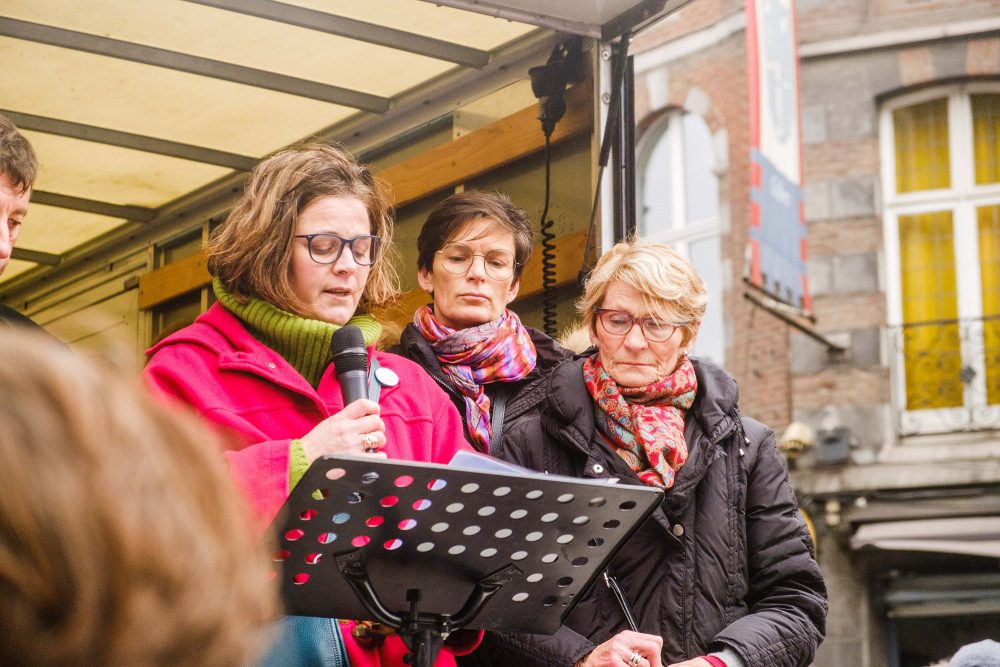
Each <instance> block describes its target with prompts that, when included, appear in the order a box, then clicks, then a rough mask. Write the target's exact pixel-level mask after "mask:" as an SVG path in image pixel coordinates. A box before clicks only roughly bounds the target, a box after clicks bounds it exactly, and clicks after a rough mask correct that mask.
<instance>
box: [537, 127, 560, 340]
mask: <svg viewBox="0 0 1000 667" xmlns="http://www.w3.org/2000/svg"><path fill="white" fill-rule="evenodd" d="M549 136H550V134H549V133H546V135H545V205H544V206H543V208H542V220H541V224H540V226H539V232H540V236H541V241H542V329H543V331H545V334H546V335H547V336H549V337H551V338H555V335H556V333H557V332H556V302H555V294H554V293H553V289H552V288H553V287H554V286H555V284H556V244H555V243H554V241H555V238H556V235H555V234H554V233H552V226H553V225H554V224H555V222H554V221H553V220H551V219H549V217H548V215H549V197H550V196H551V194H552V183H551V179H552V144H551V142H550V140H549Z"/></svg>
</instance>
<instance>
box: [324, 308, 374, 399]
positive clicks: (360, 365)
mask: <svg viewBox="0 0 1000 667" xmlns="http://www.w3.org/2000/svg"><path fill="white" fill-rule="evenodd" d="M330 352H331V353H332V354H333V368H334V371H335V372H336V373H337V382H339V383H340V393H341V394H342V395H343V397H344V405H347V404H349V403H353V402H354V401H357V400H360V399H362V398H365V397H367V396H368V351H367V350H366V349H365V337H364V335H363V334H362V333H361V329H359V328H358V327H356V326H354V325H353V324H350V325H347V326H343V327H340V328H339V329H337V330H336V331H334V332H333V339H332V340H331V341H330Z"/></svg>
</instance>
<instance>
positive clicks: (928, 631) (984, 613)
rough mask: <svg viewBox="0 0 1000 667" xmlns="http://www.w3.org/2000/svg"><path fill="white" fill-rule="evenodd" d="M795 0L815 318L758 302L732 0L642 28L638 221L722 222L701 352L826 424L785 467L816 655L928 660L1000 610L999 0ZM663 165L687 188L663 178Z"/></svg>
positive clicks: (652, 226) (668, 232)
mask: <svg viewBox="0 0 1000 667" xmlns="http://www.w3.org/2000/svg"><path fill="white" fill-rule="evenodd" d="M796 5H797V6H796V13H797V33H798V44H799V75H800V91H801V128H802V161H803V178H804V190H803V194H804V201H805V209H804V210H805V219H806V223H807V228H808V248H809V259H808V263H807V266H808V277H809V283H810V290H811V295H812V312H811V314H812V316H813V321H809V320H808V319H803V318H797V317H791V318H790V319H792V320H793V321H794V322H795V324H797V325H804V328H805V329H806V330H808V331H803V327H800V326H793V325H790V324H789V323H788V319H789V318H788V317H781V315H782V312H781V311H775V310H774V309H769V308H762V307H760V306H759V305H757V304H756V303H755V302H754V301H751V300H749V299H747V298H746V295H747V294H748V293H750V294H751V295H752V288H750V287H748V286H747V284H746V283H745V281H744V276H745V275H746V270H747V269H746V261H745V259H744V257H745V248H746V245H747V238H748V224H749V221H748V207H749V201H750V167H749V163H750V148H749V141H750V139H749V131H748V127H749V117H748V85H749V83H748V78H747V77H748V66H747V47H746V9H745V6H744V2H742V1H741V0H697V2H693V3H691V4H690V5H688V6H687V7H685V8H684V9H682V10H681V11H679V12H677V13H676V14H675V15H673V16H672V17H669V18H668V19H666V20H665V21H663V22H662V23H661V24H660V25H657V26H655V27H654V28H652V29H650V30H648V31H646V32H645V33H643V34H641V35H640V36H638V37H637V38H636V39H635V40H634V42H633V48H632V53H633V54H635V60H634V63H635V89H636V123H637V130H636V135H637V156H638V169H639V173H638V178H637V180H638V181H639V184H640V185H639V198H640V202H639V206H638V209H639V212H640V220H639V231H640V233H642V234H644V235H647V236H653V237H658V238H663V239H665V240H668V241H670V242H676V243H678V244H679V245H684V244H686V243H687V244H692V243H697V242H699V241H703V240H704V239H705V238H709V237H713V238H716V239H717V244H716V246H715V247H716V248H717V252H716V253H714V254H713V253H712V252H705V251H704V248H702V249H700V250H699V251H698V252H694V251H693V250H691V249H693V248H694V245H691V247H690V248H689V250H691V251H689V255H690V256H691V257H692V259H693V260H694V261H695V262H696V264H697V265H698V267H699V270H700V271H701V272H702V273H703V274H709V275H710V276H711V278H712V279H710V280H709V282H710V287H712V296H713V302H714V304H715V305H716V306H721V308H719V311H720V312H719V313H718V315H717V317H718V319H720V320H721V323H718V322H717V323H716V324H717V325H718V327H719V330H720V331H721V334H720V335H719V337H718V341H721V342H720V343H716V344H715V345H714V347H713V346H712V344H711V341H710V344H709V345H708V348H709V349H708V350H704V349H703V350H702V352H703V353H706V352H707V353H709V354H711V355H713V356H717V357H719V358H721V359H722V361H723V362H724V364H725V365H726V367H727V368H729V369H730V370H731V371H732V372H733V373H734V375H736V377H737V379H738V380H739V382H740V386H741V394H742V398H741V408H742V410H743V411H744V412H745V413H746V414H750V415H752V416H754V417H756V418H758V419H760V420H762V421H764V422H766V423H768V424H769V425H771V426H772V427H773V428H775V430H776V431H777V432H778V434H779V435H781V434H782V433H783V432H784V430H785V428H786V426H787V425H788V424H789V423H791V422H800V423H803V424H805V425H808V426H809V427H811V429H812V432H813V434H814V438H813V440H814V443H813V446H812V447H811V448H808V449H806V450H805V451H804V452H803V453H801V454H799V453H798V452H793V451H791V450H790V462H789V465H790V467H791V468H792V478H793V483H794V485H795V487H796V491H797V493H798V494H799V497H800V499H801V502H802V506H803V508H804V509H805V510H806V511H807V513H808V514H809V516H810V517H811V519H812V521H813V524H814V526H815V532H816V537H817V546H818V555H819V560H820V563H821V565H822V567H823V569H824V572H825V574H826V577H827V581H828V584H829V586H830V596H831V612H830V617H829V624H828V635H827V640H826V641H825V642H824V644H823V646H822V647H821V650H820V652H819V654H818V656H817V659H816V662H815V664H816V665H824V666H827V665H828V666H831V667H832V666H834V665H836V666H840V665H860V666H864V667H867V666H875V665H890V666H897V665H900V666H904V665H926V664H929V663H930V662H932V661H934V660H940V659H942V658H944V657H946V656H948V655H950V653H951V652H953V651H954V650H955V649H956V648H957V647H958V646H960V645H961V644H963V643H967V642H969V641H973V640H977V639H982V638H984V637H987V636H992V637H993V638H997V637H996V628H997V627H1000V570H998V568H997V565H998V558H1000V463H998V461H1000V344H998V341H1000V336H998V332H997V330H996V329H995V327H997V326H1000V325H998V324H995V323H994V319H997V318H1000V296H998V295H1000V268H998V267H1000V169H998V167H997V163H998V162H1000V2H995V1H992V2H991V1H986V0H950V1H946V0H834V1H830V0H798V2H797V3H796ZM672 124H674V125H678V126H679V128H680V129H678V130H677V131H674V128H673V127H672ZM702 126H704V127H703V128H702ZM699 128H701V129H699ZM672 131H674V134H671V132H672ZM671 137H672V139H671ZM678 137H680V139H678ZM689 140H690V141H689ZM671 141H675V143H678V142H679V143H680V144H682V146H681V148H680V149H677V148H676V146H674V145H673V144H671V143H670V142H671ZM688 144H690V145H688ZM664 146H666V147H664ZM685 147H686V148H685ZM709 149H710V156H711V160H710V162H709V164H708V169H707V171H708V172H710V173H711V174H712V175H714V182H713V181H712V179H711V178H709V177H705V176H704V175H703V174H702V172H703V171H706V169H705V167H706V164H705V160H704V159H701V160H699V159H698V158H697V156H698V155H702V156H703V155H704V154H706V153H708V152H709ZM657 151H659V152H660V153H662V154H666V153H670V154H672V155H674V160H673V162H669V161H665V160H664V159H663V158H662V155H661V156H660V157H659V158H658V157H657V156H658V153H657ZM686 151H687V152H686ZM678 153H679V157H678ZM688 153H691V154H692V155H693V156H694V157H692V155H688ZM668 163H669V165H672V168H671V167H665V166H663V165H666V164H668ZM698 179H701V180H700V181H699V180H698ZM706 179H707V182H708V183H709V185H707V186H706V185H705V182H706ZM691 180H694V181H695V182H694V183H693V185H692V184H690V183H687V181H691ZM664 181H669V182H672V183H675V185H674V186H670V187H673V188H674V190H671V191H676V192H678V193H681V192H683V193H686V194H687V195H688V200H687V201H686V202H685V205H680V206H678V205H677V204H665V203H663V202H658V201H656V198H655V197H650V196H649V195H648V193H649V192H656V187H654V184H657V183H659V184H660V185H659V186H657V187H660V188H662V187H665V186H664V185H663V183H664ZM678 182H679V183H680V185H676V183H678ZM713 188H714V189H713ZM713 194H714V195H715V197H716V199H717V201H718V207H717V210H715V211H714V217H713V216H712V215H711V214H712V211H707V212H706V211H704V210H702V211H695V212H694V213H692V214H690V215H687V217H686V218H685V214H686V213H687V211H686V208H690V202H691V201H698V200H700V199H701V198H705V197H707V198H711V196H712V195H713ZM678 196H680V195H678ZM682 198H683V197H682ZM668 208H669V209H670V214H669V215H666V216H665V215H663V214H662V211H663V210H665V209H668ZM696 214H697V215H696ZM678 219H681V223H680V224H679V223H678ZM685 225H686V226H687V228H690V229H686V228H685ZM691 239H695V241H691ZM702 245H703V246H704V245H705V244H704V243H702ZM709 245H710V244H709ZM719 316H720V317H719ZM998 321H1000V320H998ZM811 334H818V335H811ZM713 340H714V339H713Z"/></svg>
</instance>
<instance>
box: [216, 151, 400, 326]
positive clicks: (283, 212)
mask: <svg viewBox="0 0 1000 667" xmlns="http://www.w3.org/2000/svg"><path fill="white" fill-rule="evenodd" d="M341 196H353V197H357V198H358V199H360V200H361V201H362V202H364V205H365V208H366V209H367V210H368V219H369V221H370V223H371V233H372V234H373V235H375V236H378V237H380V238H381V239H382V242H381V244H380V245H379V253H378V257H377V258H376V260H375V263H374V264H373V265H372V267H371V271H370V273H369V274H368V282H367V283H366V285H365V291H364V294H362V296H361V301H360V303H359V304H358V306H359V308H360V309H361V310H363V311H365V312H371V311H372V310H373V309H376V308H382V307H384V306H386V305H388V304H389V303H390V302H391V301H393V300H394V299H395V298H396V297H397V296H398V295H399V280H398V277H397V275H396V268H395V266H396V261H395V247H394V246H393V244H392V232H393V208H392V200H391V198H390V196H389V192H388V189H387V188H386V186H385V185H384V184H383V183H382V182H381V181H379V180H378V178H376V177H375V175H374V174H373V173H372V172H371V170H370V169H368V167H366V166H364V165H359V164H358V163H357V162H356V161H355V160H354V157H353V156H352V155H351V154H350V153H349V152H347V150H346V149H343V148H341V147H339V146H335V145H332V144H306V145H304V146H299V147H296V148H289V149H285V150H282V151H280V152H278V153H275V154H274V155H272V156H271V157H269V158H267V159H265V160H263V161H262V162H260V163H259V164H258V165H257V166H256V168H254V170H253V171H252V172H251V173H250V180H249V182H248V183H247V186H246V190H245V191H244V192H243V195H242V197H240V199H239V201H238V202H237V203H236V206H235V207H234V208H233V210H232V212H231V213H230V214H229V217H228V218H226V221H225V222H223V223H222V224H221V225H220V226H219V227H218V229H216V230H215V232H214V233H213V234H212V238H211V241H210V242H209V244H208V253H207V254H208V271H209V273H211V274H212V275H213V276H215V277H216V278H218V279H219V280H221V281H222V284H223V286H224V287H225V288H226V290H227V291H228V292H229V293H230V294H232V295H233V296H235V297H236V298H237V299H238V300H240V301H241V302H244V303H245V302H246V301H247V300H248V299H249V298H250V297H257V298H259V299H263V300H264V301H267V302H268V303H271V304H272V305H274V306H277V307H278V308H280V309H282V310H286V311H288V312H291V313H295V314H297V315H301V316H307V315H308V313H307V310H306V308H305V307H304V305H303V304H301V303H300V302H299V300H298V298H296V296H295V293H294V291H293V290H292V287H291V283H290V280H289V271H290V266H291V255H292V241H293V240H294V235H295V224H296V222H297V221H298V219H299V216H300V215H301V214H302V212H303V211H304V210H305V209H306V207H308V206H309V204H311V203H313V202H314V201H316V200H317V199H320V198H323V197H341Z"/></svg>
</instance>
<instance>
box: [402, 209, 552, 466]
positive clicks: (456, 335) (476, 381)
mask: <svg viewBox="0 0 1000 667" xmlns="http://www.w3.org/2000/svg"><path fill="white" fill-rule="evenodd" d="M533 243H534V236H533V233H532V229H531V223H530V222H529V221H528V218H527V216H526V215H525V213H524V211H522V210H521V209H519V208H517V207H516V206H514V204H513V203H512V202H511V201H510V199H509V198H508V197H507V196H506V195H503V194H500V193H488V192H479V191H467V192H462V193H459V194H455V195H451V196H450V197H448V198H446V199H445V200H444V201H442V202H441V203H440V204H438V205H437V206H435V207H434V209H433V210H432V211H431V212H430V214H429V215H428V217H427V221H426V222H425V223H424V225H423V227H422V228H421V230H420V236H419V238H418V239H417V252H418V256H417V267H418V273H417V279H418V281H419V283H420V286H421V287H422V288H423V289H424V290H425V291H426V292H428V293H429V294H430V295H431V297H432V298H433V300H434V301H433V303H431V304H429V305H426V306H423V307H421V308H419V309H417V312H416V313H415V314H414V316H413V323H412V324H409V325H407V327H406V329H404V331H403V334H402V337H401V338H400V342H399V347H398V348H396V349H395V350H394V352H397V353H398V354H401V355H402V356H404V357H408V358H409V359H412V360H413V361H416V362H417V363H418V364H420V365H421V366H423V367H424V369H425V370H426V371H427V372H428V373H429V374H430V376H431V377H433V378H434V379H435V380H436V381H437V382H438V384H439V385H440V386H441V387H443V388H444V390H445V391H446V392H447V393H448V395H449V396H450V397H451V399H452V402H453V403H454V404H455V406H456V407H457V408H458V412H459V414H460V415H462V419H463V421H464V423H465V431H466V436H467V437H468V439H469V442H471V443H472V444H473V446H475V447H476V449H478V450H479V451H481V452H485V453H494V452H495V451H496V444H497V443H498V442H499V441H500V438H501V436H502V433H503V429H504V423H505V416H506V415H507V414H508V412H507V406H508V405H510V404H511V403H512V402H513V398H514V397H515V396H516V395H517V394H518V393H519V392H520V391H521V389H523V388H524V387H525V386H527V385H528V384H529V383H530V382H531V381H532V380H535V379H537V378H538V377H541V376H542V375H544V374H545V373H547V372H548V371H549V370H551V369H552V368H553V367H554V366H555V365H556V364H558V363H559V362H560V361H562V360H563V359H565V358H566V357H567V356H569V352H567V351H566V350H564V349H563V348H562V347H560V346H559V345H558V344H557V343H556V342H555V341H553V340H552V339H551V338H549V337H548V336H546V335H545V334H543V333H542V332H540V331H536V330H534V329H531V328H529V327H526V326H524V325H523V324H521V320H520V319H519V318H518V316H517V314H516V313H514V312H513V311H510V310H508V309H507V305H508V304H509V303H510V302H511V301H513V300H514V298H515V297H516V296H517V292H518V289H519V287H520V279H521V272H522V271H523V270H524V266H525V264H526V263H527V261H528V258H529V257H530V255H531V248H532V245H533Z"/></svg>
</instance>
